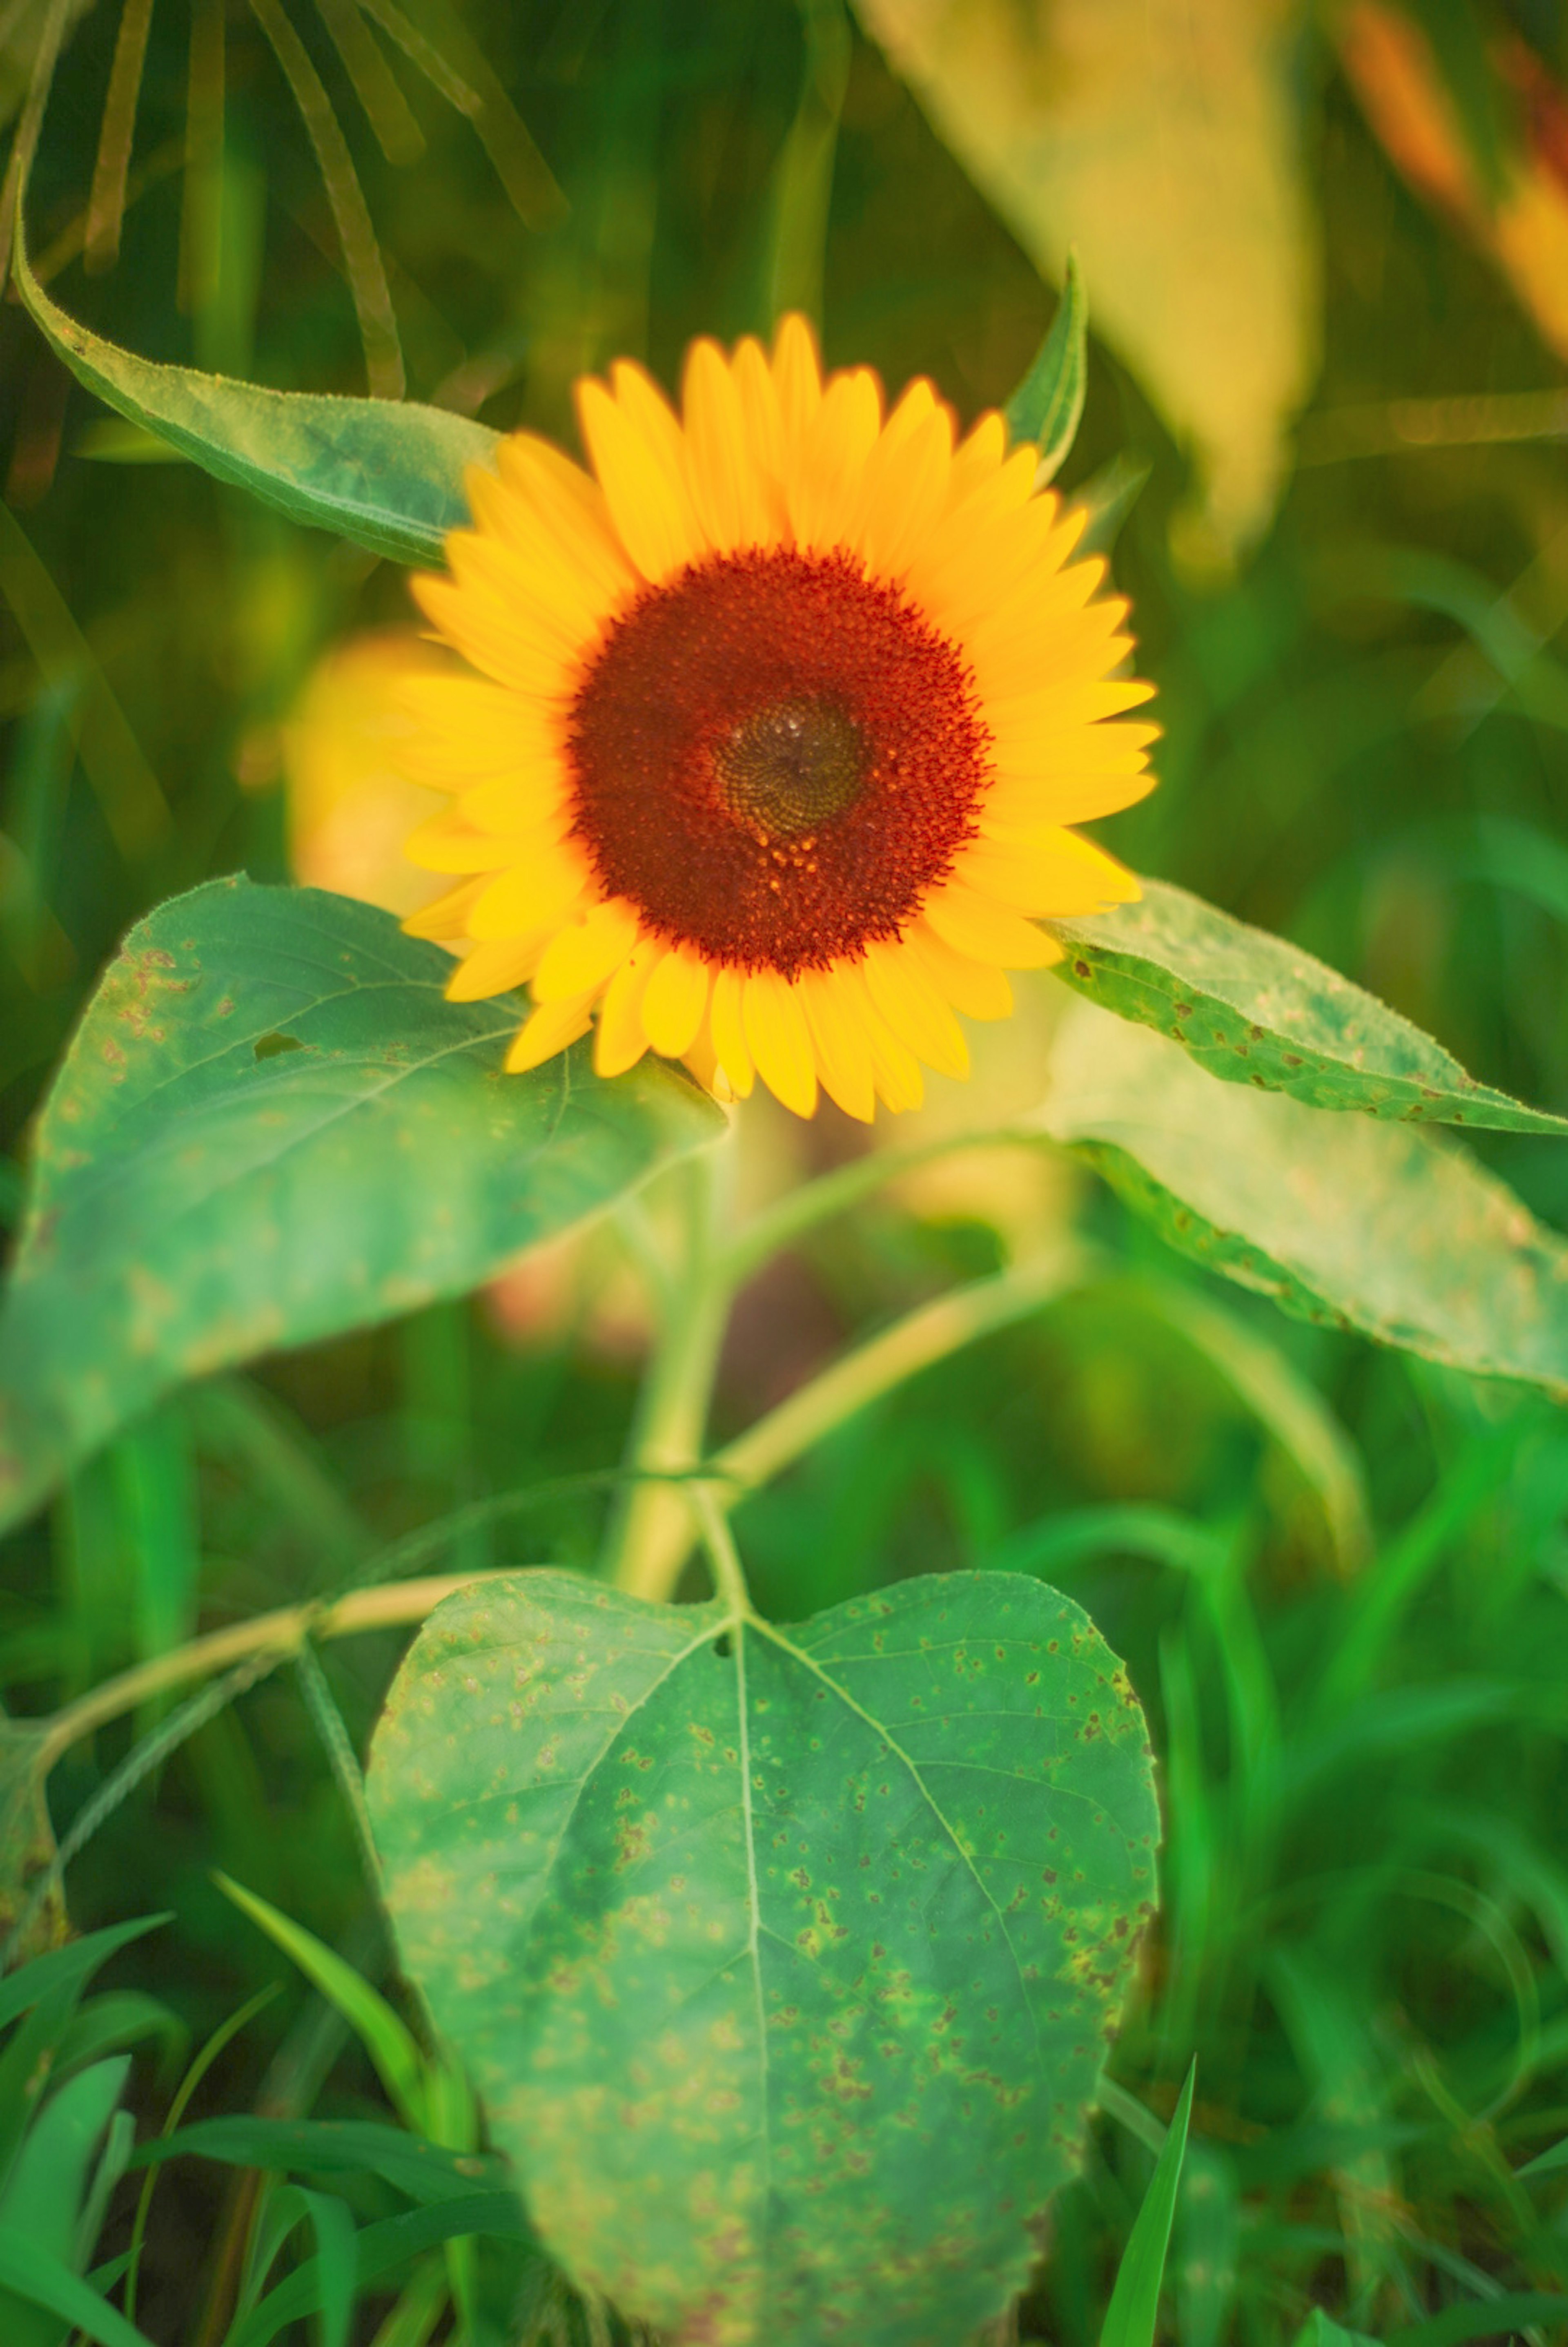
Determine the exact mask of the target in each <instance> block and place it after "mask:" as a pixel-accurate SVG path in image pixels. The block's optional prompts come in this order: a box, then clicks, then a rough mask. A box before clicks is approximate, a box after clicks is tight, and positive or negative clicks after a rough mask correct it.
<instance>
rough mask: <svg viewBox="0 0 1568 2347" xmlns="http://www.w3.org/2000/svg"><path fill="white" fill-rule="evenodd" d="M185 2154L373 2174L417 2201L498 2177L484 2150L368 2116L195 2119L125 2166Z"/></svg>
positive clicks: (460, 2194)
mask: <svg viewBox="0 0 1568 2347" xmlns="http://www.w3.org/2000/svg"><path fill="white" fill-rule="evenodd" d="M185 2157H197V2158H201V2159H217V2160H222V2161H224V2162H226V2163H227V2164H228V2165H229V2167H232V2168H265V2169H268V2170H277V2171H280V2172H282V2171H288V2172H291V2173H297V2174H299V2175H302V2176H334V2175H344V2176H379V2177H380V2178H382V2181H383V2182H384V2183H387V2184H391V2185H392V2186H394V2187H395V2188H396V2189H397V2190H398V2191H400V2192H404V2193H406V2194H407V2195H408V2197H409V2198H410V2199H411V2200H421V2201H436V2200H457V2199H462V2198H464V2197H466V2196H468V2195H470V2194H472V2193H473V2192H474V2191H475V2190H477V2189H478V2188H480V2187H481V2186H484V2185H490V2186H494V2187H497V2188H499V2187H501V2186H503V2185H504V2183H505V2180H506V2179H505V2175H504V2170H503V2169H502V2167H501V2163H500V2162H499V2161H498V2160H496V2159H494V2158H493V2157H490V2156H489V2155H488V2154H486V2153H484V2152H476V2151H471V2152H458V2151H449V2150H447V2149H446V2148H445V2147H444V2146H443V2145H441V2144H436V2143H431V2142H428V2141H427V2140H426V2139H425V2138H424V2137H423V2136H417V2135H411V2134H409V2133H407V2132H406V2131H405V2130H404V2129H403V2128H402V2127H384V2126H382V2125H380V2124H378V2123H377V2122H376V2121H375V2120H373V2119H266V2118H250V2117H243V2118H217V2119H199V2120H198V2121H197V2123H196V2124H195V2126H193V2127H181V2128H180V2129H179V2131H178V2134H175V2135H171V2136H167V2137H162V2138H161V2139H158V2140H155V2141H153V2142H151V2143H147V2144H144V2145H143V2146H142V2147H141V2149H140V2150H139V2151H138V2152H137V2155H136V2157H135V2158H134V2159H133V2160H132V2162H131V2166H132V2167H133V2168H151V2167H155V2166H157V2165H158V2164H160V2163H161V2162H162V2161H164V2160H166V2159H182V2158H185Z"/></svg>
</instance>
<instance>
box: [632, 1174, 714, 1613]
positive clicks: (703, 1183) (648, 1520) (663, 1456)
mask: <svg viewBox="0 0 1568 2347" xmlns="http://www.w3.org/2000/svg"><path fill="white" fill-rule="evenodd" d="M733 1163H734V1143H733V1135H732V1136H731V1138H730V1140H729V1141H728V1143H719V1144H718V1146H717V1147H715V1148H713V1149H710V1150H708V1151H705V1152H704V1153H703V1154H702V1155H701V1156H700V1157H697V1158H695V1159H693V1160H692V1161H691V1162H690V1163H688V1164H686V1165H683V1166H682V1167H680V1168H679V1170H678V1172H677V1175H676V1179H677V1181H679V1182H680V1184H682V1186H683V1191H684V1204H685V1207H686V1214H685V1218H684V1226H683V1230H682V1234H681V1244H680V1253H679V1258H678V1260H677V1264H676V1266H675V1269H674V1274H673V1276H671V1277H670V1278H669V1280H668V1281H667V1288H666V1309H665V1312H664V1315H663V1317H662V1322H661V1326H660V1331H659V1338H658V1343H657V1347H656V1348H655V1352H654V1357H653V1359H652V1361H651V1363H650V1364H649V1367H648V1371H647V1377H646V1378H645V1379H644V1381H643V1389H642V1392H641V1394H640V1395H639V1397H638V1400H637V1411H636V1420H635V1421H634V1424H633V1427H632V1433H631V1440H630V1441H629V1443H628V1445H627V1449H626V1468H627V1470H628V1471H629V1473H630V1476H631V1477H632V1478H633V1479H634V1480H632V1481H628V1482H627V1484H626V1489H625V1491H624V1495H623V1497H622V1499H621V1501H620V1502H619V1504H618V1505H617V1506H616V1510H615V1512H614V1513H613V1515H612V1517H611V1521H610V1527H609V1531H608V1533H607V1534H606V1542H605V1550H604V1555H603V1559H602V1569H603V1571H604V1573H605V1575H606V1579H608V1580H612V1581H614V1582H615V1583H616V1586H617V1587H619V1588H621V1589H625V1590H628V1591H630V1593H631V1594H633V1595H634V1596H636V1597H651V1598H655V1599H663V1598H668V1597H670V1596H672V1595H673V1594H674V1591H675V1583H676V1582H677V1579H678V1577H679V1573H680V1568H681V1565H682V1563H684V1562H685V1560H686V1558H687V1555H688V1554H689V1553H690V1550H691V1546H692V1542H693V1540H694V1539H695V1537H696V1535H697V1527H698V1517H697V1512H696V1510H695V1509H694V1505H693V1500H692V1494H691V1491H690V1490H689V1489H688V1488H687V1487H686V1486H685V1485H683V1484H681V1483H678V1482H666V1481H661V1480H660V1479H661V1478H662V1477H665V1476H680V1475H684V1474H686V1473H687V1471H689V1470H690V1469H691V1468H693V1467H695V1466H696V1465H697V1463H698V1461H699V1460H700V1459H701V1457H702V1442H703V1435H704V1432H705V1430H706V1429H707V1425H708V1404H709V1401H710V1400H711V1399H712V1394H713V1380H714V1377H715V1375H716V1373H717V1371H718V1353H719V1348H720V1346H721V1345H722V1344H723V1341H724V1331H725V1327H726V1324H727V1322H728V1317H729V1306H730V1302H731V1299H732V1297H733V1296H734V1293H735V1283H734V1281H733V1279H731V1278H730V1277H729V1276H727V1273H726V1269H725V1262H724V1249H723V1244H722V1241H723V1234H724V1232H725V1229H726V1227H727V1225H728V1214H729V1202H730V1194H731V1191H732V1187H733Z"/></svg>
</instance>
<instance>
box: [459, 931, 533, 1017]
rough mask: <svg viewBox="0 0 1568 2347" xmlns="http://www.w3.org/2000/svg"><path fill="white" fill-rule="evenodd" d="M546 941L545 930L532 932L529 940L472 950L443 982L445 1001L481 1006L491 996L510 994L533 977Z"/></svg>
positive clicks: (511, 940)
mask: <svg viewBox="0 0 1568 2347" xmlns="http://www.w3.org/2000/svg"><path fill="white" fill-rule="evenodd" d="M549 940H550V932H549V930H548V929H535V932H534V934H533V936H532V937H526V938H501V939H499V940H498V941H497V942H496V943H495V944H494V945H487V946H473V947H471V948H469V950H468V952H467V953H465V954H464V955H463V959H462V960H461V961H460V962H459V963H458V965H457V968H456V969H454V970H453V973H452V976H451V977H450V978H449V979H447V981H446V999H447V1000H448V1001H449V1002H484V1001H487V1000H488V999H489V998H490V997H491V995H493V994H510V993H511V991H512V989H513V988H514V986H522V985H524V983H525V981H526V980H527V979H531V978H532V977H533V975H534V973H535V969H537V968H538V966H539V957H540V955H541V954H542V953H543V952H544V950H545V947H546V945H547V944H548V943H549Z"/></svg>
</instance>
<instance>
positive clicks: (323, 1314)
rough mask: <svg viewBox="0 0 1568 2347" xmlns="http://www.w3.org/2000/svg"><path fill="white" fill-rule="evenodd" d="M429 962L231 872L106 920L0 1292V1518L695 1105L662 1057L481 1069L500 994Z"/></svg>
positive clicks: (507, 1021) (331, 906)
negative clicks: (182, 1392)
mask: <svg viewBox="0 0 1568 2347" xmlns="http://www.w3.org/2000/svg"><path fill="white" fill-rule="evenodd" d="M451 967H452V965H451V961H450V958H449V957H448V956H447V955H446V954H444V953H443V951H442V950H441V948H440V947H438V946H433V945H429V944H425V943H423V942H422V941H421V940H419V939H417V938H407V937H404V936H403V934H402V930H401V929H400V928H398V925H397V923H396V922H395V921H394V920H393V919H392V917H391V916H390V915H389V914H386V913H382V912H379V911H377V910H375V909H374V908H373V907H371V906H368V905H359V904H355V903H352V902H351V900H350V899H349V898H348V897H331V896H327V895H324V894H323V893H321V891H320V890H317V889H313V888H258V887H252V886H251V885H250V884H249V882H248V881H243V880H219V881H212V882H209V884H208V885H207V886H206V887H201V888H198V889H196V890H195V891H194V892H193V893H192V894H191V895H190V896H188V897H177V898H175V899H174V900H173V902H172V903H169V904H167V905H163V906H160V907H158V910H157V911H156V912H153V913H151V914H149V915H148V917H147V919H146V920H145V921H141V922H139V923H138V924H137V927H136V928H134V929H133V930H132V931H131V933H130V935H129V937H128V938H127V939H126V942H125V944H124V946H123V947H122V948H121V950H120V953H119V955H118V957H117V959H116V960H115V961H114V962H113V963H112V964H111V965H110V967H109V969H108V970H107V972H106V973H105V976H104V979H103V981H102V983H101V985H100V986H99V989H98V991H97V995H96V996H95V997H94V999H93V1000H92V1002H91V1003H90V1004H89V1005H88V1007H87V1015H86V1017H85V1018H84V1019H83V1021H82V1023H81V1025H80V1027H79V1028H78V1029H77V1030H76V1036H75V1038H74V1039H73V1040H72V1043H71V1047H70V1050H69V1051H68V1052H67V1054H66V1062H65V1065H64V1067H63V1068H62V1069H61V1071H60V1073H59V1076H58V1077H57V1079H56V1083H55V1086H54V1089H53V1091H52V1092H51V1093H50V1095H49V1097H48V1100H47V1101H46V1104H45V1108H44V1112H43V1116H42V1118H41V1120H40V1122H39V1126H38V1133H37V1142H36V1150H35V1153H34V1162H33V1166H32V1174H31V1182H30V1184H29V1189H28V1194H27V1210H26V1217H25V1224H24V1226H23V1231H22V1238H21V1244H20V1246H19V1248H18V1250H17V1255H16V1260H15V1266H14V1268H13V1271H12V1274H11V1277H10V1279H9V1281H8V1283H7V1284H6V1286H5V1291H4V1295H3V1299H0V1526H3V1525H5V1524H6V1523H11V1522H15V1521H16V1520H17V1519H18V1518H20V1517H22V1516H24V1515H25V1514H26V1513H27V1512H28V1511H29V1510H30V1509H32V1508H34V1507H36V1506H37V1504H38V1502H39V1501H41V1500H42V1499H43V1498H44V1497H45V1496H46V1493H47V1492H48V1491H49V1490H50V1489H51V1488H52V1486H53V1485H54V1484H55V1483H56V1481H58V1480H59V1478H60V1476H61V1475H62V1474H63V1473H64V1472H65V1471H66V1470H67V1469H68V1468H69V1466H70V1465H71V1464H72V1462H73V1461H74V1460H77V1459H79V1458H81V1457H82V1456H83V1455H84V1454H85V1453H87V1451H89V1450H92V1449H93V1448H94V1447H95V1446H96V1445H97V1443H99V1442H101V1441H103V1440H105V1439H106V1437H107V1436H108V1435H109V1434H111V1433H113V1431H114V1430H115V1429H116V1428H117V1426H119V1425H120V1424H122V1423H123V1422H124V1421H125V1420H126V1419H128V1418H130V1417H132V1416H134V1415H135V1414H136V1413H137V1411H140V1410H143V1409H146V1408H147V1407H148V1404H149V1403H150V1402H151V1401H153V1400H155V1399H157V1397H158V1395H159V1394H160V1393H163V1392H166V1391H167V1390H168V1388H169V1387H171V1386H173V1385H175V1384H178V1382H179V1381H180V1380H181V1379H183V1378H191V1377H199V1376H203V1375H205V1374H207V1373H208V1372H209V1371H210V1370H213V1369H216V1368H223V1367H226V1366H227V1365H228V1364H229V1363H231V1362H235V1361H241V1360H245V1359H247V1358H250V1357H251V1356H253V1355H255V1354H257V1353H260V1352H263V1351H270V1350H271V1349H272V1348H274V1347H277V1346H280V1345H300V1344H306V1343H309V1342H311V1340H313V1339H314V1338H317V1337H329V1336H333V1335H335V1334H337V1333H338V1332H339V1331H340V1330H341V1329H345V1328H354V1327H366V1326H368V1325H370V1324H372V1323H373V1322H375V1321H378V1320H384V1319H387V1318H389V1317H391V1316H392V1314H393V1313H395V1312H402V1311H407V1310H409V1309H411V1308H412V1307H415V1306H417V1305H422V1304H426V1303H429V1302H430V1301H431V1300H432V1299H433V1297H436V1296H454V1295H461V1294H463V1293H464V1292H465V1291H466V1290H467V1289H469V1288H472V1287H475V1286H478V1285H479V1283H480V1282H481V1281H482V1280H484V1279H485V1278H486V1277H488V1276H490V1275H491V1274H492V1273H493V1272H494V1271H496V1270H498V1269H499V1268H500V1266H502V1265H503V1264H504V1263H506V1262H507V1261H509V1260H510V1259H511V1258H512V1257H514V1255H517V1254H518V1253H519V1252H520V1251H521V1250H522V1249H523V1248H524V1247H526V1246H529V1245H532V1244H533V1243H534V1242H535V1241H536V1240H539V1239H544V1238H548V1237H550V1236H551V1235H553V1234H554V1233H555V1232H556V1231H559V1230H562V1229H564V1228H565V1227H566V1225H569V1224H571V1223H574V1222H576V1221H577V1220H578V1219H579V1218H580V1217H581V1216H583V1215H585V1214H591V1213H593V1212H594V1211H595V1210H596V1209H597V1208H599V1207H602V1206H605V1205H606V1204H609V1203H611V1202H612V1201H613V1200H614V1199H616V1198H617V1197H619V1196H621V1195H623V1194H625V1193H626V1191H628V1190H631V1189H634V1188H635V1187H636V1185H637V1184H639V1183H641V1182H642V1181H644V1180H646V1178H647V1175H648V1174H650V1173H653V1172H654V1170H655V1168H656V1167H657V1166H658V1165H660V1164H663V1163H667V1161H668V1160H669V1159H671V1158H672V1157H676V1156H678V1155H681V1154H683V1153H685V1152H687V1151H688V1150H691V1149H694V1148H697V1147H700V1146H701V1145H702V1144H703V1143H706V1142H708V1141H709V1140H711V1139H712V1138H713V1137H714V1136H715V1135H716V1134H717V1133H718V1132H719V1131H721V1130H722V1119H721V1116H720V1112H719V1111H718V1109H716V1108H715V1107H714V1106H713V1104H712V1102H710V1101H708V1099H707V1098H706V1096H705V1095H704V1094H702V1093H701V1092H698V1091H697V1087H696V1086H695V1085H694V1084H692V1083H690V1082H689V1081H687V1080H686V1079H685V1078H684V1077H683V1076H680V1075H677V1074H675V1073H674V1072H673V1071H671V1070H670V1069H669V1068H668V1067H667V1065H666V1064H665V1063H664V1062H662V1061H661V1062H659V1063H657V1065H649V1066H647V1067H645V1068H641V1069H638V1070H636V1071H634V1072H633V1073H632V1074H631V1075H629V1076H624V1077H620V1078H617V1080H616V1081H615V1082H614V1083H605V1082H602V1081H600V1080H599V1079H598V1078H597V1077H596V1076H595V1075H594V1073H593V1071H592V1070H591V1068H590V1067H589V1065H588V1064H587V1061H586V1058H585V1054H584V1053H583V1052H582V1051H574V1052H572V1053H569V1054H567V1055H565V1056H564V1057H562V1058H560V1059H557V1060H555V1061H551V1062H550V1064H549V1065H548V1066H547V1067H544V1068H539V1069H535V1071H533V1072H531V1073H530V1074H527V1075H522V1076H506V1075H504V1074H503V1073H502V1061H503V1059H504V1052H505V1045H506V1040H507V1039H508V1037H509V1036H510V1035H511V1034H512V1033H513V1032H514V1030H515V1029H516V1027H517V1026H518V1024H519V1023H520V1021H521V1020H522V1019H523V1017H524V1007H523V1005H521V1004H520V1003H518V1002H517V1001H516V1000H514V999H513V998H511V997H509V996H507V997H503V998H502V999H500V1000H499V1001H492V1002H475V1003H457V1002H448V1001H447V1000H446V999H445V998H444V995H443V986H444V984H445V981H446V979H447V977H448V975H449V973H450V970H451ZM282 1042H287V1043H292V1044H296V1045H298V1047H299V1048H298V1049H293V1050H290V1049H286V1048H284V1049H280V1048H279V1046H280V1043H282ZM392 1044H396V1045H397V1046H398V1047H399V1049H398V1051H396V1053H395V1054H394V1053H393V1052H392V1051H390V1050H389V1046H390V1045H392ZM259 1046H265V1047H266V1048H264V1049H260V1050H259V1048H258V1047H259Z"/></svg>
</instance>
